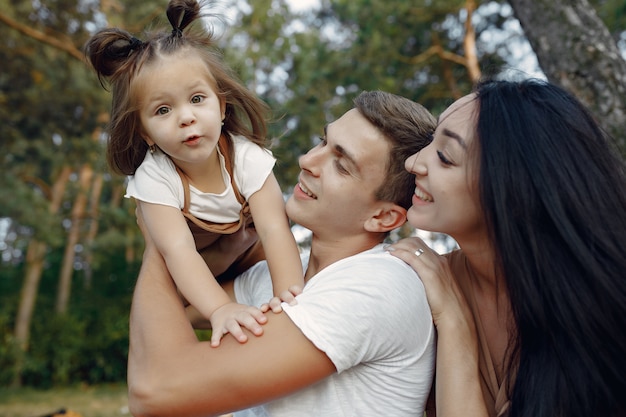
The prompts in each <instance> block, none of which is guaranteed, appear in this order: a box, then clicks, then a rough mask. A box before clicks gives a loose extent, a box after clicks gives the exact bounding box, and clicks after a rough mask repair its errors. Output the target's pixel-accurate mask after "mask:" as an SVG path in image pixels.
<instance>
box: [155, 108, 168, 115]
mask: <svg viewBox="0 0 626 417" xmlns="http://www.w3.org/2000/svg"><path fill="white" fill-rule="evenodd" d="M169 112H170V109H168V108H167V107H159V108H158V109H157V111H156V113H157V114H167V113H169Z"/></svg>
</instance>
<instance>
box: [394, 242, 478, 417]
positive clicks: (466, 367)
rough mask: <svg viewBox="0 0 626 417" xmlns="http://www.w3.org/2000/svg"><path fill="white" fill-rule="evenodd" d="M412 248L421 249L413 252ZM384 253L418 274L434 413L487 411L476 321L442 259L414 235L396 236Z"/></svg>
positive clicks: (474, 416) (450, 416)
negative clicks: (428, 330) (428, 318)
mask: <svg viewBox="0 0 626 417" xmlns="http://www.w3.org/2000/svg"><path fill="white" fill-rule="evenodd" d="M417 248H422V250H423V251H424V252H423V253H422V254H421V255H420V256H415V251H416V249H417ZM390 253H391V254H392V255H395V256H397V257H398V258H400V259H402V260H403V261H405V262H406V263H407V264H409V265H410V266H411V267H412V268H413V269H414V270H415V271H416V272H417V273H418V275H419V277H420V279H421V280H422V283H423V284H424V288H425V289H426V297H427V298H428V304H429V305H430V309H431V312H432V316H433V322H434V324H435V327H436V328H437V364H436V369H435V404H436V415H437V416H438V417H456V416H464V417H468V416H469V417H479V416H480V417H483V416H488V412H487V406H486V404H485V399H484V397H483V394H482V388H481V383H480V371H479V369H478V355H479V354H478V337H477V332H476V325H475V322H474V319H473V316H472V314H471V312H470V309H469V307H468V305H467V302H466V301H465V297H464V296H463V293H462V292H461V290H460V288H459V287H458V285H457V283H456V280H455V279H454V276H453V274H452V271H451V270H450V267H449V265H448V261H447V259H446V258H445V257H444V256H440V255H438V254H437V253H436V252H435V251H433V250H431V249H429V248H428V246H427V245H426V244H425V243H424V242H423V241H422V240H421V239H419V238H408V239H403V240H401V241H399V242H398V243H396V244H394V245H392V246H391V248H390Z"/></svg>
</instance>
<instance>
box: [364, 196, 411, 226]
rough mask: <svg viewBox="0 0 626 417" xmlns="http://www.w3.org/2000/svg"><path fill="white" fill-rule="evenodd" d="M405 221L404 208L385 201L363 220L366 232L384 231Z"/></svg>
mask: <svg viewBox="0 0 626 417" xmlns="http://www.w3.org/2000/svg"><path fill="white" fill-rule="evenodd" d="M405 222H406V209H405V208H403V207H400V206H399V205H397V204H394V203H390V202H386V203H385V204H384V205H383V206H382V207H380V208H379V209H378V211H377V212H375V213H374V215H372V216H371V217H370V218H369V219H367V220H366V221H365V230H367V231H368V232H377V233H381V232H382V233H386V232H389V231H391V230H393V229H395V228H397V227H400V226H402V225H403V224H404V223H405Z"/></svg>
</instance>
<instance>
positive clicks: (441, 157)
mask: <svg viewBox="0 0 626 417" xmlns="http://www.w3.org/2000/svg"><path fill="white" fill-rule="evenodd" d="M437 156H438V157H439V160H440V161H441V163H442V164H444V165H452V161H451V160H449V159H448V158H446V156H445V155H444V154H443V152H441V151H437Z"/></svg>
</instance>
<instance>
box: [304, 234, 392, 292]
mask: <svg viewBox="0 0 626 417" xmlns="http://www.w3.org/2000/svg"><path fill="white" fill-rule="evenodd" d="M379 243H382V241H381V240H380V236H379V235H365V236H356V237H353V238H344V239H340V240H324V239H320V238H319V237H316V236H315V234H314V235H313V238H312V240H311V254H310V255H309V265H308V267H307V270H306V273H305V275H304V280H305V281H308V280H309V279H311V277H313V276H314V275H316V274H317V273H319V272H320V271H321V270H322V269H324V268H326V267H327V266H329V265H332V264H334V263H335V262H337V261H339V260H341V259H345V258H348V257H350V256H353V255H356V254H357V253H361V252H365V251H366V250H369V249H372V248H373V247H374V246H376V245H378V244H379Z"/></svg>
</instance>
